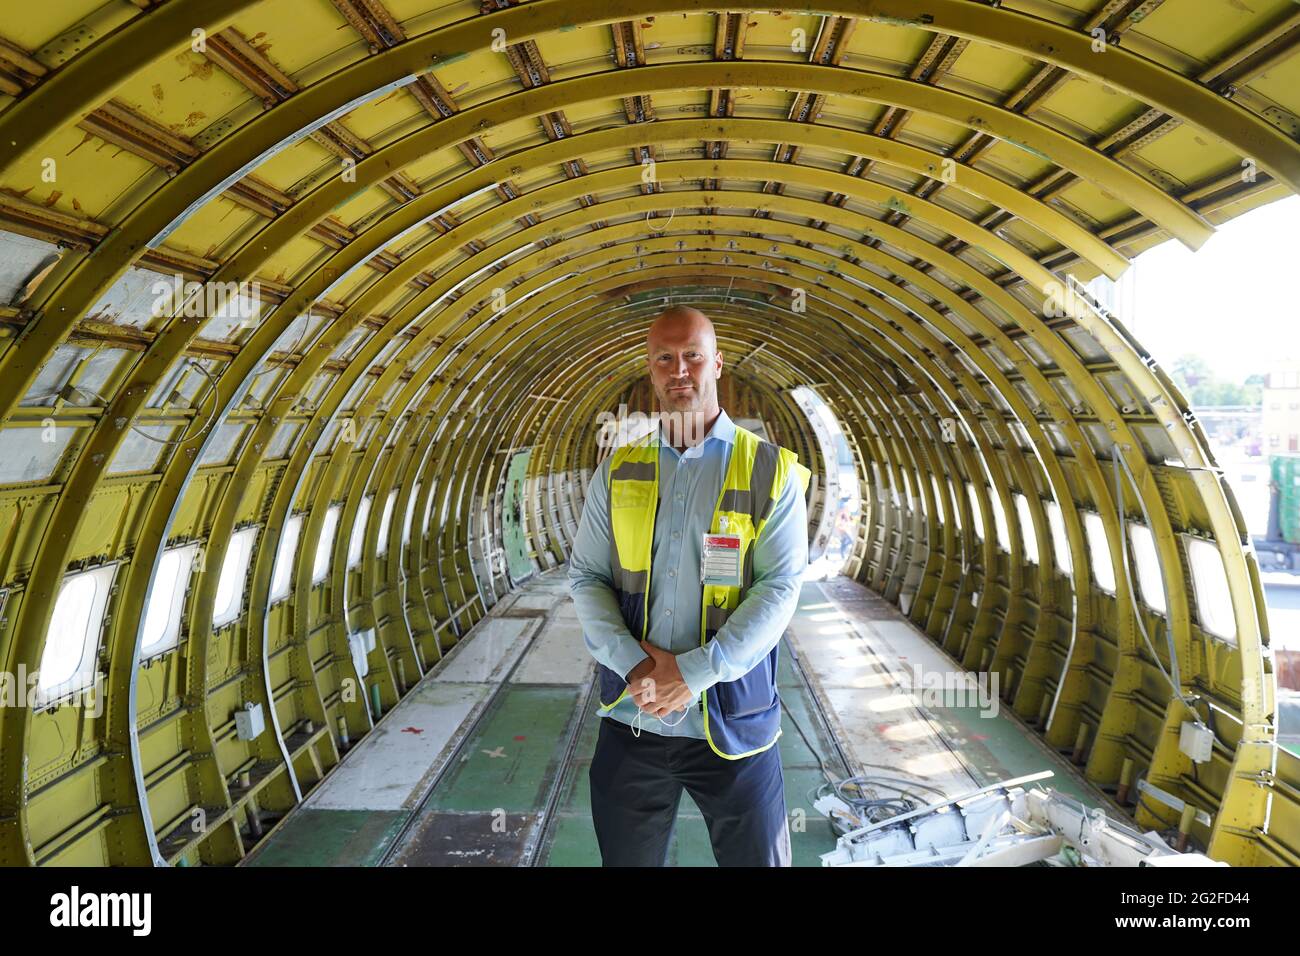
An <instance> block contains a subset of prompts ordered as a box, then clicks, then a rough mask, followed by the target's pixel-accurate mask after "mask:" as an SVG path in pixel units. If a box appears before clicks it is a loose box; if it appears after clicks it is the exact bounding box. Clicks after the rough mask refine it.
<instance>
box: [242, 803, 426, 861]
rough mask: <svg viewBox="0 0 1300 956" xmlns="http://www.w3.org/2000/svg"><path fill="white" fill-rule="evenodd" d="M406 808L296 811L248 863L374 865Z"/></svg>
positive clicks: (384, 849)
mask: <svg viewBox="0 0 1300 956" xmlns="http://www.w3.org/2000/svg"><path fill="white" fill-rule="evenodd" d="M408 816H409V814H408V813H406V812H405V811H378V810H313V809H309V808H302V809H300V810H298V812H297V813H295V814H294V815H293V816H292V817H291V818H290V819H289V820H286V821H285V823H284V826H282V827H281V828H280V829H279V830H277V831H276V832H275V833H274V834H272V836H271V837H270V838H269V840H268V841H267V843H266V844H265V845H264V846H262V847H261V848H260V849H259V850H258V851H257V855H256V856H255V857H254V858H253V859H251V860H249V861H248V862H247V864H245V865H247V866H376V865H378V863H379V860H380V858H381V857H382V856H383V855H384V853H385V852H386V851H387V850H388V848H389V846H391V845H392V843H393V840H394V839H395V838H396V837H397V832H398V830H400V829H401V827H402V824H403V823H405V822H406V818H407V817H408Z"/></svg>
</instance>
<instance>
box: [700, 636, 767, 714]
mask: <svg viewBox="0 0 1300 956" xmlns="http://www.w3.org/2000/svg"><path fill="white" fill-rule="evenodd" d="M714 690H716V691H717V693H718V706H719V708H721V710H722V716H724V717H749V716H752V715H753V714H760V713H762V712H763V711H765V710H769V709H770V708H771V707H772V706H773V705H774V704H775V703H776V648H773V649H772V652H771V653H770V654H768V655H767V656H766V657H764V658H763V659H762V660H761V661H759V662H758V663H757V664H755V665H754V669H753V670H751V671H750V672H749V673H748V674H745V675H744V676H743V677H738V678H736V679H735V680H729V681H722V682H721V683H718V684H716V685H714Z"/></svg>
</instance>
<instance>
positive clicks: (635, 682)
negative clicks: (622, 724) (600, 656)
mask: <svg viewBox="0 0 1300 956" xmlns="http://www.w3.org/2000/svg"><path fill="white" fill-rule="evenodd" d="M641 649H642V650H643V651H645V652H646V653H647V654H649V655H650V659H649V660H645V661H642V662H641V663H640V664H638V665H637V666H636V667H634V668H632V671H631V673H629V674H628V675H627V676H628V682H627V683H628V692H629V693H630V694H631V695H632V700H633V702H634V703H635V704H636V705H637V707H639V708H640V709H641V710H642V712H644V713H647V714H650V715H651V716H653V717H666V716H668V715H669V714H671V713H672V712H673V711H677V710H683V709H684V708H686V707H689V706H690V705H691V701H693V700H694V699H695V695H694V694H692V693H691V690H690V688H689V687H687V686H686V682H685V681H684V680H682V672H681V671H680V670H679V669H678V667H677V656H676V655H675V654H672V653H671V652H669V651H665V650H663V649H662V648H658V647H655V646H654V645H653V644H651V643H649V642H648V641H642V642H641Z"/></svg>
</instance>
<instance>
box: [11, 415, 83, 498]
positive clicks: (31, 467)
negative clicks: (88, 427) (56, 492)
mask: <svg viewBox="0 0 1300 956" xmlns="http://www.w3.org/2000/svg"><path fill="white" fill-rule="evenodd" d="M78 431H80V429H77V428H56V427H55V426H53V425H50V426H48V427H42V428H0V484H5V485H13V484H18V483H21V482H28V481H44V480H45V479H46V478H49V477H50V475H52V474H54V471H55V469H56V468H58V467H59V462H60V461H61V460H62V459H63V454H64V452H66V451H67V450H68V444H69V443H70V442H71V441H72V438H73V436H74V435H76V434H77V432H78Z"/></svg>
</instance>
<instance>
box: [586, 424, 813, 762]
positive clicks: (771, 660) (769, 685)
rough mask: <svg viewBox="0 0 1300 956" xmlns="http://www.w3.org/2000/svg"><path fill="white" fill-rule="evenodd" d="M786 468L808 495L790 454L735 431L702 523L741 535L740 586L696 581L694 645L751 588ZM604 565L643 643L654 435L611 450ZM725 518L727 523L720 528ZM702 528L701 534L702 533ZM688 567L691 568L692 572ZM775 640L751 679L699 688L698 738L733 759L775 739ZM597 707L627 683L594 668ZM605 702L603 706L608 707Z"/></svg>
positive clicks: (655, 498)
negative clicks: (757, 551)
mask: <svg viewBox="0 0 1300 956" xmlns="http://www.w3.org/2000/svg"><path fill="white" fill-rule="evenodd" d="M790 469H794V471H795V474H796V477H797V478H798V480H799V486H800V493H801V494H802V493H804V492H806V490H807V488H808V480H809V477H810V476H811V473H810V472H809V470H808V469H807V468H806V467H804V466H803V465H801V464H800V463H799V459H798V456H796V455H795V453H794V452H792V451H790V450H789V449H787V448H782V447H781V446H780V445H777V444H774V443H773V442H769V441H765V440H763V439H762V438H760V437H759V436H758V435H756V434H754V433H753V432H751V431H749V430H748V429H745V428H741V427H740V426H736V438H735V443H734V445H733V446H732V449H731V457H730V461H729V462H728V465H727V473H726V477H725V478H724V479H723V482H722V491H721V492H720V493H719V495H718V502H717V504H716V505H715V506H714V509H713V520H712V523H711V524H710V526H709V532H710V533H712V534H716V533H725V534H735V535H739V537H740V547H741V567H742V583H741V584H740V585H739V586H735V587H731V586H727V585H714V584H705V585H702V589H703V595H702V600H701V604H702V607H701V610H700V644H701V646H702V645H704V644H706V643H707V642H708V641H709V640H710V639H711V638H712V637H713V636H714V635H715V634H716V633H717V632H718V630H719V629H720V628H721V627H722V625H723V624H724V623H725V622H726V620H727V618H728V617H729V616H730V615H731V612H732V611H733V610H734V609H735V608H736V607H737V606H738V605H739V604H740V602H741V601H742V600H743V599H744V597H745V593H746V592H747V591H748V590H749V587H750V585H751V583H752V582H753V570H754V554H753V544H754V541H755V540H756V539H757V537H758V535H759V532H761V531H762V530H763V525H764V524H765V523H766V522H767V518H768V516H769V515H770V514H771V511H772V506H773V505H775V504H776V502H777V500H778V499H779V498H780V497H781V491H782V489H784V488H785V482H786V479H787V476H788V475H789V473H790ZM609 486H610V487H609V517H610V529H611V534H610V541H611V547H610V566H611V569H612V571H613V584H614V593H615V595H616V596H617V598H618V604H619V608H620V610H621V611H622V614H623V620H624V622H625V623H626V624H627V628H628V631H629V632H631V634H632V635H633V636H634V637H637V638H638V639H640V640H644V639H645V636H646V631H647V618H648V617H649V606H650V564H651V554H652V548H653V545H654V527H655V511H656V507H657V505H658V503H659V433H658V430H655V431H654V432H652V433H651V434H650V435H647V436H646V437H645V438H642V439H641V440H639V441H637V442H633V443H630V444H628V445H624V446H622V447H620V448H617V449H615V451H614V453H613V456H612V458H611V460H610V465H609ZM724 519H725V523H724ZM700 530H701V531H702V530H704V529H700ZM694 570H695V569H691V571H692V573H693V572H694ZM779 648H780V642H779V641H778V642H777V644H776V646H774V647H773V648H772V650H771V651H770V652H769V653H768V654H767V656H766V657H764V658H763V660H761V661H759V662H758V664H756V665H755V666H754V667H753V668H752V669H751V670H750V671H749V673H747V674H745V675H744V676H742V677H739V678H737V679H736V680H732V681H722V682H719V683H717V684H714V685H713V687H711V688H709V689H707V690H705V691H703V692H702V694H701V697H702V698H703V699H702V700H701V701H700V707H701V710H702V711H703V713H704V735H705V737H706V739H707V740H708V742H709V746H710V747H711V748H712V749H713V752H714V753H716V754H717V755H718V756H720V757H725V758H727V759H729V760H736V759H739V758H741V757H748V756H750V755H751V754H756V753H760V752H762V751H764V750H767V749H768V748H769V747H771V746H772V745H773V744H774V743H776V739H777V738H778V737H780V736H781V701H780V698H779V697H778V696H777V692H776V667H777V658H778V651H779ZM597 667H598V671H599V676H600V688H599V689H600V700H601V709H602V710H607V709H608V708H611V707H613V706H614V705H615V704H617V703H618V702H619V701H621V700H622V699H623V697H624V696H626V695H627V692H628V688H627V682H626V680H625V679H624V678H623V676H622V675H620V674H617V673H615V672H614V671H613V670H611V669H610V668H608V667H605V666H603V665H597ZM606 701H608V703H605V702H606Z"/></svg>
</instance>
